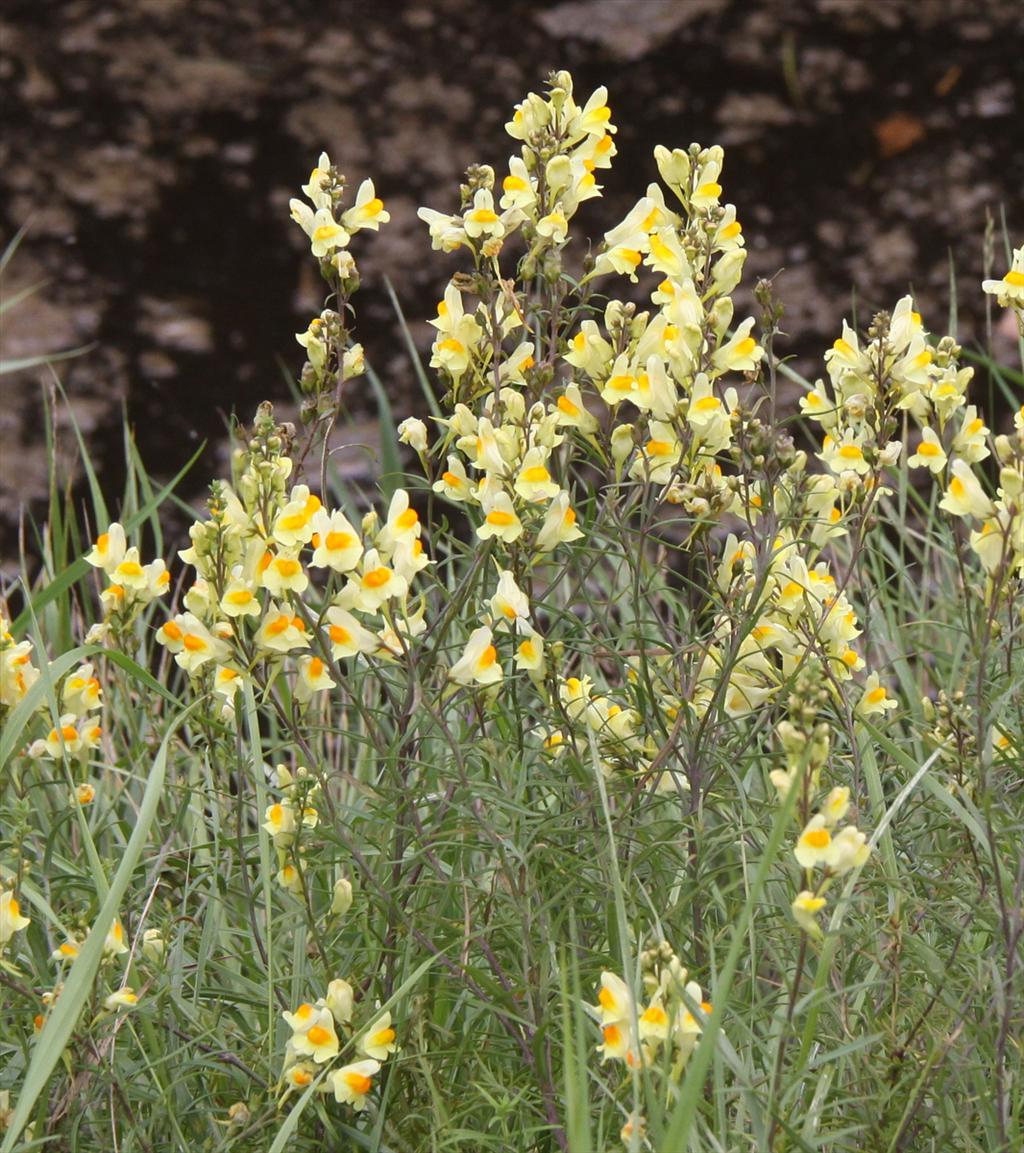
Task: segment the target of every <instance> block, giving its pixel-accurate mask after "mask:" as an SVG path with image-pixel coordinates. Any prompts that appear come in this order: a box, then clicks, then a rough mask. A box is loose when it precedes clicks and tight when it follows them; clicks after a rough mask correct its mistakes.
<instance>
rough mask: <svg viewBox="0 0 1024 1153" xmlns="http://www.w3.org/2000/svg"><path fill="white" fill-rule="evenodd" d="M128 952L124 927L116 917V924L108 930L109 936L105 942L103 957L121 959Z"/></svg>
mask: <svg viewBox="0 0 1024 1153" xmlns="http://www.w3.org/2000/svg"><path fill="white" fill-rule="evenodd" d="M127 952H128V946H127V945H126V944H125V941H124V927H123V926H122V924H121V922H120V921H119V920H118V919H117V918H116V917H115V918H114V923H113V924H112V925H111V926H110V928H109V929H108V930H107V935H106V937H105V938H104V941H103V956H104V957H121V956H123V955H124V954H125V953H127Z"/></svg>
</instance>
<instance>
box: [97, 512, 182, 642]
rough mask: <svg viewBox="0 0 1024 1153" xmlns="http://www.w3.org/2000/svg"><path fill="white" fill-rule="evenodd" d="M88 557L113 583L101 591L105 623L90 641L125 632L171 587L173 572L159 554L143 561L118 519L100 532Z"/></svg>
mask: <svg viewBox="0 0 1024 1153" xmlns="http://www.w3.org/2000/svg"><path fill="white" fill-rule="evenodd" d="M85 559H86V560H87V561H88V562H89V564H91V565H92V566H93V567H94V568H97V569H99V570H100V571H101V572H102V573H103V574H104V576H105V577H106V578H107V581H108V582H109V583H108V584H107V585H106V587H105V588H104V589H103V591H102V592H101V593H100V601H101V602H102V604H103V624H102V625H99V626H97V627H96V628H94V629H92V630H91V631H90V633H89V637H88V639H89V640H94V641H98V640H101V639H103V638H104V637H105V636H108V635H111V634H113V635H114V636H115V637H116V636H119V635H120V634H122V633H123V632H124V631H125V630H127V628H128V627H129V626H130V625H131V624H132V623H133V622H134V621H135V620H136V619H137V618H138V616H139V613H140V612H141V611H142V610H143V609H144V608H145V607H146V606H147V605H148V604H150V603H151V602H152V601H153V600H155V599H156V598H157V597H160V596H163V595H164V594H165V593H166V592H167V591H168V589H169V588H170V587H171V574H170V572H169V571H168V568H167V565H166V564H164V562H163V561H162V560H161V559H160V558H159V557H158V558H157V559H156V560H154V561H150V562H149V563H148V564H143V563H142V560H141V558H140V556H139V549H138V547H137V546H136V545H131V546H129V545H128V540H127V537H126V535H125V531H124V528H123V527H122V526H121V525H120V524H119V523H118V522H117V521H115V522H114V523H113V524H111V525H110V526H109V527H108V528H107V530H106V532H102V533H100V535H99V536H98V537H97V538H96V541H95V543H94V544H93V546H92V548H91V549H90V550H89V552H87V553H86V554H85Z"/></svg>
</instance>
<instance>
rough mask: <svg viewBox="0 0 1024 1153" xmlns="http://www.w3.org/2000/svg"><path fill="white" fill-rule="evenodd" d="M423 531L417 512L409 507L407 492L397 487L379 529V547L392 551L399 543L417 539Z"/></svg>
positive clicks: (407, 542)
mask: <svg viewBox="0 0 1024 1153" xmlns="http://www.w3.org/2000/svg"><path fill="white" fill-rule="evenodd" d="M422 531H423V526H422V525H421V524H420V518H419V514H418V513H417V512H416V510H415V509H414V508H410V507H409V494H408V493H407V492H406V491H405V489H404V488H400V489H397V490H396V491H395V495H394V496H393V497H392V498H391V503H390V505H389V506H388V519H387V521H386V522H385V524H384V527H383V528H382V529H381V531H380V536H379V537H378V541H379V544H380V547H381V548H382V549H384V550H386V551H387V552H393V551H394V550H395V549H396V548H397V547H398V546H399V545H400V544H409V543H411V542H412V541H414V540H418V539H419V537H420V534H421V533H422Z"/></svg>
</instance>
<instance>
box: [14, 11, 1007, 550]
mask: <svg viewBox="0 0 1024 1153" xmlns="http://www.w3.org/2000/svg"><path fill="white" fill-rule="evenodd" d="M325 12H326V13H328V14H331V13H332V12H333V15H334V17H335V23H334V24H325V23H324V15H325ZM555 67H568V68H570V69H572V70H573V72H574V74H575V76H576V79H577V84H578V86H579V88H580V91H581V92H583V93H586V92H587V91H589V89H590V88H592V87H593V86H595V85H597V84H600V83H604V84H607V86H608V88H609V90H610V93H611V104H612V107H613V111H614V117H615V121H616V123H618V125H619V126H620V131H619V136H618V144H619V148H620V159H619V162H618V165H617V168H616V169H615V170H614V171H613V173H612V174H611V176H610V178H609V179H608V180H607V182H606V198H605V199H604V200H603V201H600V202H597V204H598V206H599V208H598V209H597V210H596V211H591V212H589V213H588V216H587V221H588V223H589V224H591V225H592V228H593V232H594V234H595V235H599V234H600V233H601V232H602V231H604V229H606V228H607V227H609V226H610V225H611V224H612V223H614V222H615V221H616V220H617V219H619V218H620V217H621V215H622V213H623V212H624V211H625V210H626V209H627V208H628V207H629V205H630V203H631V202H632V200H633V199H634V198H635V196H636V195H638V194H639V192H641V191H642V189H643V186H644V185H645V184H646V182H647V181H648V180H649V179H652V178H654V175H655V169H654V164H653V161H652V160H651V156H650V153H651V149H652V147H653V145H654V144H655V143H657V142H664V143H667V144H669V145H683V146H685V145H686V144H688V143H689V142H690V141H691V140H700V141H701V142H703V143H712V142H715V141H718V142H721V143H723V144H724V145H726V146H727V148H728V149H729V151H728V155H727V162H726V170H725V173H724V180H723V182H724V184H725V188H726V195H727V197H728V199H729V200H730V201H732V202H734V203H736V204H737V205H738V207H739V210H740V215H741V218H742V219H743V221H744V226H745V229H744V230H745V233H746V235H747V237H748V241H749V246H750V250H751V256H750V260H749V262H748V265H747V270H748V278H747V283H748V284H752V283H753V280H754V278H755V277H757V276H759V275H773V274H776V273H779V275H778V277H777V285H778V291H779V293H780V295H781V296H782V297H783V299H784V300H787V301H788V304H789V310H788V314H787V315H788V333H789V340H788V342H787V343H785V344H784V345H783V346H782V351H784V352H787V353H790V354H792V355H795V356H796V357H797V358H798V361H799V363H800V364H801V365H806V366H808V367H810V370H811V371H815V368H814V361H813V360H812V359H810V358H811V357H816V356H819V355H820V352H821V350H822V349H824V348H825V347H827V346H828V345H829V344H830V343H831V341H832V339H833V338H834V335H835V331H836V328H837V326H838V324H839V323H840V321H841V319H842V317H843V316H844V315H851V314H852V312H853V310H854V308H856V311H857V314H858V317H859V318H860V319H862V320H863V318H864V317H865V316H866V315H867V314H869V313H870V312H871V310H873V309H875V308H876V307H884V306H891V304H892V303H893V302H894V301H895V299H896V298H897V297H898V296H899V295H900V294H902V293H903V292H905V291H906V290H907V289H908V287H909V286H910V285H911V284H912V286H913V289H914V291H915V292H916V294H917V297H918V300H919V303H920V306H921V308H922V311H923V312H924V314H925V316H926V318H927V320H928V322H929V323H930V325H931V327H932V328H933V329H936V330H937V329H940V328H942V326H943V325H944V323H945V318H946V316H947V313H948V283H949V267H950V258H951V257H952V260H953V263H954V265H955V267H956V272H957V279H958V282H959V284H960V289H959V296H960V300H961V315H960V323H959V336H960V338H961V339H962V340H964V341H965V342H969V341H972V340H975V339H980V338H981V336H982V334H983V331H984V305H983V303H982V302H981V300H980V294H979V293H977V292H976V291H975V286H976V285H977V283H978V281H979V280H980V279H981V277H982V275H983V255H982V252H983V243H982V240H983V234H984V229H985V221H986V214H992V216H993V217H995V218H996V220H999V219H1000V214H1001V213H1005V219H1006V223H1007V225H1008V227H1009V230H1010V233H1011V235H1012V236H1013V237H1014V238H1015V239H1016V240H1017V242H1020V240H1021V238H1022V236H1024V205H1022V204H1021V200H1020V193H1019V190H1020V188H1021V187H1024V153H1022V151H1021V149H1020V148H1019V147H1015V146H1014V142H1015V140H1017V141H1019V125H1020V123H1021V122H1022V119H1024V117H1022V113H1024V109H1022V106H1021V105H1022V95H1021V93H1022V89H1024V51H1022V49H1021V27H1020V5H1019V0H886V2H885V3H879V0H807V2H805V3H802V4H798V5H797V4H792V3H791V2H790V0H762V3H759V4H750V3H749V2H748V0H565V2H562V3H556V4H549V5H538V4H534V3H528V2H527V0H510V2H509V3H508V4H505V5H502V6H497V5H495V6H493V7H492V6H481V5H479V4H472V3H470V2H469V0H431V2H429V3H427V2H426V0H423V2H420V0H409V2H406V3H394V4H390V5H385V6H378V7H377V8H367V7H366V6H364V5H354V4H352V5H339V6H335V7H334V9H333V10H332V9H331V8H329V7H328V8H327V9H325V8H323V7H322V6H313V5H309V4H306V3H302V2H299V0H283V2H276V3H274V4H270V3H269V2H260V3H252V4H245V5H238V4H229V3H227V2H226V0H194V2H192V0H189V2H186V0H142V2H138V0H102V2H101V0H69V2H66V3H64V4H62V5H61V6H60V20H59V22H55V21H54V20H53V13H52V10H50V9H49V8H48V6H45V5H39V4H37V3H35V2H31V3H29V2H25V0H13V2H12V3H9V4H7V5H6V6H5V9H4V14H3V16H2V17H0V98H2V107H3V109H4V118H5V124H4V129H3V133H2V135H0V228H2V232H3V235H4V237H6V238H7V239H9V238H10V237H11V236H12V235H13V234H14V233H15V231H16V230H17V229H18V228H20V227H21V226H22V225H26V224H27V225H28V233H27V235H26V236H25V238H24V240H23V241H22V243H21V245H20V247H19V249H18V251H17V253H16V255H15V257H14V259H13V260H12V261H11V263H10V265H9V268H8V270H7V275H6V276H5V282H4V285H3V290H2V291H3V295H4V296H5V297H6V298H10V297H12V296H13V295H15V294H16V293H18V292H19V291H20V290H21V289H22V288H26V287H29V286H31V285H32V284H34V283H36V282H40V281H42V282H45V286H44V287H42V288H40V289H38V290H37V291H36V292H35V293H33V294H32V295H30V296H28V297H27V298H26V299H24V300H22V301H21V303H20V304H19V305H18V306H17V307H16V308H14V309H12V310H11V311H9V312H7V313H6V314H5V315H4V318H3V333H2V336H3V353H2V355H3V357H4V358H9V357H20V356H27V355H31V354H35V353H42V352H49V351H54V350H58V349H62V348H68V347H74V346H81V345H85V344H92V345H93V348H92V351H90V352H88V353H86V354H83V355H82V356H80V357H77V358H76V359H74V360H69V361H64V362H61V363H60V364H58V365H55V366H54V369H55V371H56V372H57V373H58V375H59V377H60V379H61V381H62V383H63V385H64V387H65V388H66V390H67V392H68V395H69V396H70V398H71V403H72V410H73V412H74V414H75V415H76V417H77V419H78V420H79V422H80V423H81V424H82V425H83V432H84V433H85V435H86V439H87V441H88V443H89V445H90V449H91V451H92V452H93V453H94V454H95V455H96V459H97V461H98V463H99V465H100V468H101V471H102V475H103V477H104V480H105V483H106V485H107V487H108V488H109V489H110V491H111V493H112V494H113V495H114V496H115V501H116V493H117V491H118V488H119V485H120V483H121V470H122V468H123V461H122V458H123V451H122V443H123V433H122V427H121V414H122V406H123V405H125V404H126V405H127V407H128V412H129V415H130V419H131V421H132V423H133V425H134V427H135V431H136V437H137V440H138V443H139V446H140V449H141V451H142V454H143V457H144V459H145V460H146V461H147V462H148V464H149V466H150V467H151V468H152V469H153V470H154V471H155V472H156V473H157V474H158V475H159V476H163V477H166V476H169V475H171V474H172V473H173V472H174V471H175V470H176V469H177V468H178V467H180V465H181V464H182V462H183V461H184V460H185V459H187V457H188V456H189V455H191V453H192V452H193V451H194V450H195V447H196V446H197V445H198V443H199V442H200V441H202V440H207V441H210V442H211V443H215V442H217V441H218V440H220V439H221V437H222V433H223V428H224V424H225V421H226V419H227V416H228V414H229V413H230V412H231V411H232V410H236V409H237V411H238V412H239V413H240V414H241V415H243V416H248V415H249V414H250V413H251V411H252V409H253V408H254V406H255V404H256V403H257V402H258V401H259V400H260V399H262V398H264V397H270V398H276V399H279V400H280V399H284V398H285V397H286V395H287V391H286V387H285V384H284V382H283V376H282V366H284V368H285V369H286V370H288V371H292V372H294V371H297V369H298V367H299V365H300V363H301V359H302V358H301V353H300V350H299V349H298V348H297V346H296V345H295V344H294V341H293V333H294V332H296V331H299V330H301V329H303V328H304V327H305V325H306V323H307V321H308V318H309V315H310V312H311V310H313V309H315V308H317V307H318V305H319V296H318V291H319V290H318V286H317V284H316V283H315V279H314V278H313V277H312V276H310V268H309V262H308V259H307V257H306V255H305V253H304V251H303V250H304V247H305V246H304V243H303V238H302V237H301V236H300V235H299V232H298V230H297V229H296V228H295V226H294V225H293V224H292V223H291V222H290V220H289V219H288V214H287V200H288V197H289V196H290V195H292V194H293V191H294V189H295V188H297V186H298V185H299V184H300V183H302V181H303V180H304V179H305V177H306V174H307V173H308V171H309V168H310V166H311V164H312V163H313V161H314V160H315V158H316V156H317V154H318V153H319V151H320V150H321V148H326V149H327V150H328V151H329V152H330V154H331V156H332V158H334V159H335V160H336V161H337V162H338V163H339V164H340V165H341V166H342V167H343V168H344V169H345V170H346V172H347V173H348V175H349V177H350V178H351V179H352V180H359V179H361V178H362V177H363V176H366V175H372V176H373V177H374V178H375V180H376V182H377V187H378V190H379V191H380V193H381V195H382V196H383V197H384V198H385V200H386V201H387V203H388V207H389V209H390V211H391V213H392V223H391V224H390V226H388V227H387V228H386V229H384V230H383V231H382V232H381V234H380V235H379V236H378V237H369V238H366V239H364V238H359V241H358V242H357V244H356V246H355V249H356V252H357V256H358V257H359V259H360V267H361V269H362V272H363V280H364V286H365V287H364V291H363V292H362V293H361V294H360V297H359V298H358V301H357V303H358V306H359V312H360V317H359V330H360V334H361V337H362V339H363V341H364V343H365V345H366V347H367V349H368V352H369V354H370V357H371V359H372V361H373V363H374V364H375V365H376V367H377V370H378V372H379V373H380V375H381V377H382V379H383V380H384V381H385V382H386V383H387V385H388V387H389V389H390V390H391V393H392V398H393V406H394V408H395V410H396V412H397V413H398V414H402V413H403V412H404V411H407V410H412V409H415V408H416V407H417V406H418V401H417V396H418V393H417V390H416V386H415V383H414V379H413V374H412V372H411V370H410V366H409V363H408V361H407V359H406V357H405V354H404V351H403V350H402V344H401V340H400V337H399V334H398V332H397V329H396V324H395V321H394V316H393V313H392V310H391V306H390V304H389V302H388V298H387V294H386V292H385V289H384V278H385V277H386V278H389V279H390V280H391V281H392V282H393V283H394V284H395V285H396V287H397V289H398V292H399V295H400V297H401V300H402V303H403V306H404V308H405V311H406V314H407V315H408V316H409V317H410V318H411V319H414V318H417V317H420V316H424V315H427V314H429V313H430V312H431V310H432V307H433V304H434V301H435V300H436V299H437V295H438V294H439V292H440V291H441V288H442V285H443V283H444V280H445V279H446V277H447V276H448V275H449V274H450V272H451V271H452V270H453V268H454V267H455V263H454V258H450V257H441V256H437V255H435V254H432V253H431V252H430V246H429V241H428V239H427V236H426V230H425V229H424V228H423V227H422V225H421V224H420V223H419V222H418V221H417V220H416V217H415V210H416V207H417V205H419V204H429V205H431V206H432V207H437V208H441V209H451V208H453V207H454V206H455V202H456V198H457V184H458V180H459V176H460V174H461V172H462V170H463V169H464V168H465V166H466V165H467V164H469V163H471V162H473V161H476V160H483V161H487V162H490V163H493V164H495V165H496V166H497V165H499V164H501V163H502V162H503V160H504V159H505V157H507V156H508V155H509V153H510V152H511V151H512V147H511V145H512V142H511V141H510V140H509V139H508V138H507V137H506V136H505V135H504V133H503V131H502V124H503V122H504V120H505V119H506V118H507V116H508V113H509V110H510V108H511V106H512V104H513V103H514V102H515V101H517V100H518V99H520V98H521V97H522V96H523V95H524V94H525V92H526V91H528V90H529V89H531V88H533V89H536V88H538V87H539V86H540V85H541V84H542V82H543V79H544V77H545V75H546V74H547V72H548V71H549V70H550V69H552V68H555ZM592 207H593V206H592V205H588V206H587V208H588V209H590V208H592ZM780 270H782V271H781V272H780ZM413 330H414V333H415V335H416V336H417V338H418V339H420V340H423V339H424V338H425V337H426V335H427V329H426V328H425V326H424V325H422V323H414V329H413ZM997 332H998V329H997ZM51 379H52V374H51V372H50V371H49V370H46V369H43V370H36V371H32V372H26V373H23V374H20V375H18V376H15V377H7V378H5V379H4V380H3V390H4V403H3V405H2V406H0V435H2V438H3V440H2V445H3V452H2V459H0V520H2V524H3V532H4V536H3V540H2V547H0V554H2V555H3V556H4V557H6V558H7V559H8V561H9V560H10V559H11V558H12V557H13V555H14V553H15V551H16V537H15V534H14V528H13V526H14V525H15V523H16V517H17V510H18V508H19V506H20V505H21V504H22V502H27V503H28V505H29V507H31V508H33V509H35V510H36V511H37V512H38V511H39V508H40V505H39V500H40V497H41V495H42V494H44V493H45V487H46V468H45V458H44V456H43V455H42V445H43V443H44V438H43V429H42V415H41V414H42V401H41V396H42V388H43V387H45V384H46V382H47V381H49V380H51ZM351 404H352V409H353V412H354V414H355V416H356V417H358V418H359V419H361V420H366V419H372V416H373V404H372V398H370V397H369V396H368V395H367V394H366V390H355V391H354V392H353V395H352V398H351ZM68 420H69V418H68V415H67V414H66V413H64V414H59V415H58V426H59V436H60V443H61V445H62V451H63V452H64V453H65V456H66V457H70V456H71V455H73V440H72V438H71V437H70V435H69V432H68V429H67V425H68ZM214 463H215V456H214V452H213V450H212V449H211V452H210V454H209V455H208V456H207V458H206V459H205V460H204V461H203V462H201V464H200V465H199V466H197V468H196V470H195V474H194V479H193V482H192V485H191V488H190V489H189V490H188V492H189V494H194V493H197V492H201V491H202V489H203V486H204V485H205V483H206V481H207V480H208V479H209V476H210V475H211V470H212V469H213V467H214Z"/></svg>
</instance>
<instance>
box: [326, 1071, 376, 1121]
mask: <svg viewBox="0 0 1024 1153" xmlns="http://www.w3.org/2000/svg"><path fill="white" fill-rule="evenodd" d="M379 1071H380V1062H379V1061H372V1060H366V1061H355V1062H353V1063H352V1064H351V1065H343V1066H342V1067H341V1068H340V1069H336V1070H335V1071H334V1072H333V1073H331V1075H330V1082H331V1087H332V1088H333V1090H334V1099H335V1101H337V1102H338V1103H339V1104H342V1105H351V1106H352V1108H353V1109H355V1110H356V1112H357V1113H358V1112H359V1110H360V1109H362V1108H363V1106H364V1105H365V1104H366V1095H367V1093H369V1092H370V1090H371V1089H372V1088H373V1078H374V1077H375V1076H376V1074H377V1073H378V1072H379Z"/></svg>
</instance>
